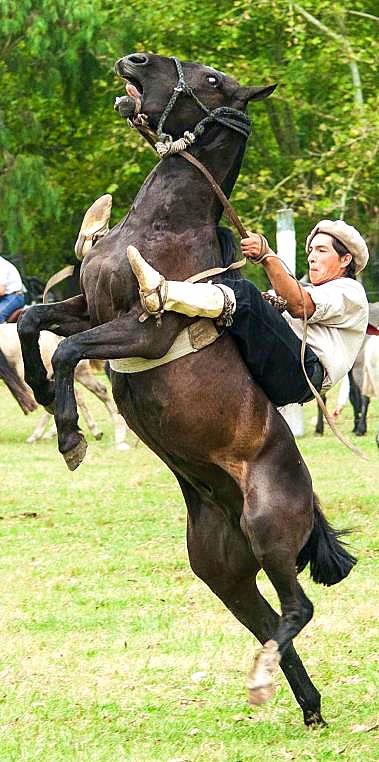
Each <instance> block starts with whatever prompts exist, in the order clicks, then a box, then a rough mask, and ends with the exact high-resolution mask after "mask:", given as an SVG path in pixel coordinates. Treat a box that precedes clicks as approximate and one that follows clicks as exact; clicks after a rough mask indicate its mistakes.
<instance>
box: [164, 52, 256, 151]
mask: <svg viewBox="0 0 379 762" xmlns="http://www.w3.org/2000/svg"><path fill="white" fill-rule="evenodd" d="M171 60H172V61H174V63H175V66H176V70H177V74H178V82H177V84H176V86H175V87H174V90H173V92H172V95H171V97H170V99H169V101H168V103H167V106H166V108H165V109H164V111H163V113H162V114H161V117H160V119H159V122H158V127H157V135H158V137H159V142H158V143H156V144H155V147H156V150H157V152H158V154H159V156H160V157H161V158H163V156H167V155H168V154H172V153H179V151H183V150H185V149H186V148H187V147H188V146H189V145H191V144H192V143H194V142H195V140H196V138H198V137H199V136H200V135H202V134H203V132H204V130H205V128H206V126H207V125H208V124H211V123H212V122H218V123H219V124H222V125H224V126H225V127H229V128H230V129H232V130H234V131H235V132H239V133H240V135H243V136H244V137H245V138H248V137H249V134H250V128H251V123H250V119H249V117H248V116H247V114H245V112H244V111H238V109H235V108H229V106H220V107H219V108H215V109H213V111H211V110H210V109H209V108H208V107H207V106H205V105H204V103H202V102H201V100H200V99H199V98H198V97H197V95H196V93H195V92H194V91H193V89H192V87H190V86H189V85H188V84H187V82H186V81H185V78H184V72H183V67H182V64H181V62H180V61H179V59H178V58H175V56H172V59H171ZM179 95H188V96H189V97H191V98H192V99H193V100H194V101H195V103H196V104H197V105H198V106H199V108H201V110H202V111H204V112H205V114H206V116H205V117H204V119H201V121H200V122H198V123H197V124H196V126H195V127H194V129H193V131H192V132H189V131H186V132H185V133H184V136H183V137H182V138H179V139H178V140H175V141H174V140H173V137H172V135H169V134H168V133H166V132H163V126H164V124H165V122H166V120H167V118H168V116H169V115H170V113H171V111H172V109H173V108H174V106H175V103H176V101H177V99H178V97H179Z"/></svg>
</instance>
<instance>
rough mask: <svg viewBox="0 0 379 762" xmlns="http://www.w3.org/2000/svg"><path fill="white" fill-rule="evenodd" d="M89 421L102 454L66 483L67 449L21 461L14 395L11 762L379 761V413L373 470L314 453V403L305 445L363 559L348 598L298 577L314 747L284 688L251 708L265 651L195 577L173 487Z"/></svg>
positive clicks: (4, 597) (8, 578) (9, 411)
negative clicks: (314, 716) (320, 725)
mask: <svg viewBox="0 0 379 762" xmlns="http://www.w3.org/2000/svg"><path fill="white" fill-rule="evenodd" d="M88 399H90V398H88ZM90 404H91V406H92V409H93V410H94V411H95V413H96V416H97V418H98V419H99V421H100V422H102V424H103V427H104V432H105V433H104V437H103V439H102V440H101V441H100V442H95V441H94V440H90V439H89V442H90V447H89V449H88V454H87V457H86V460H85V462H84V463H83V464H82V465H81V466H80V468H79V469H78V470H77V471H75V472H74V473H70V472H69V471H68V470H67V468H66V466H65V464H64V461H63V459H62V458H61V456H60V455H59V454H58V452H57V448H56V443H55V441H42V442H40V443H37V444H34V445H27V444H25V439H26V437H27V436H28V434H30V433H31V431H32V429H33V426H34V424H35V422H36V420H37V417H38V413H33V414H32V415H31V416H28V417H24V416H23V415H22V413H21V411H20V410H19V408H18V406H17V403H16V402H15V401H14V400H13V398H11V396H10V395H9V392H8V391H7V389H6V388H5V387H4V386H3V385H1V386H0V425H1V428H0V431H1V434H0V469H1V475H0V478H1V506H0V516H1V519H0V533H1V556H0V586H1V591H0V601H1V635H2V639H1V651H0V678H1V680H0V712H1V723H0V762H11V761H12V762H13V760H15V761H16V760H17V762H44V761H45V760H46V761H47V762H60V760H74V761H76V760H78V761H80V762H119V761H120V762H122V760H131V761H132V762H155V761H156V760H157V761H158V760H164V762H269V761H271V760H281V761H282V762H285V761H286V760H299V762H300V761H301V762H308V761H309V762H311V761H313V760H317V761H319V760H320V761H322V762H329V761H333V762H334V761H335V760H341V761H342V762H366V761H367V762H369V761H370V762H371V761H373V760H378V759H379V744H378V739H379V710H378V704H379V702H378V688H379V685H378V683H379V681H378V667H379V656H378V648H377V645H378V626H377V619H378V584H377V571H376V569H375V560H376V559H377V552H378V531H377V530H378V523H379V522H378V505H379V451H378V448H377V447H376V445H375V441H374V434H375V432H376V430H377V429H378V428H379V402H373V403H372V405H371V408H370V411H369V427H370V430H369V434H368V435H367V436H366V437H365V438H364V439H363V440H362V439H361V440H356V439H355V437H354V442H355V443H358V444H359V446H360V447H361V448H362V449H363V450H364V451H365V453H366V454H367V455H368V457H369V460H368V461H367V462H366V461H363V460H359V459H358V458H356V457H355V456H354V455H352V454H351V453H350V452H349V451H348V450H346V449H345V448H344V447H343V446H342V445H341V444H340V443H338V442H337V441H336V440H335V439H334V437H333V435H332V434H331V432H330V431H329V430H328V431H326V433H325V435H324V437H323V438H316V437H314V436H313V426H312V423H311V419H312V417H313V416H314V415H315V405H314V403H312V404H309V405H308V406H306V407H305V414H306V433H305V436H304V437H303V438H302V439H299V440H298V445H299V447H300V449H301V451H302V453H303V455H304V457H305V460H306V462H307V464H308V466H309V468H310V470H311V473H312V475H313V479H314V484H315V490H316V492H317V493H318V495H319V497H320V498H321V503H322V506H323V508H324V510H325V512H326V515H327V517H328V519H330V520H331V521H332V522H333V523H334V524H335V525H336V526H346V525H347V526H351V527H353V528H354V534H353V535H352V538H351V543H352V545H353V548H354V550H355V551H356V552H357V554H358V556H359V564H358V565H357V566H356V567H355V569H354V570H353V572H352V573H351V575H350V576H349V577H348V579H347V580H345V581H344V582H342V583H341V584H340V585H338V586H336V587H332V588H323V587H320V586H318V585H315V584H314V583H312V582H310V581H309V579H308V572H304V573H303V575H302V582H303V584H304V587H305V590H306V592H307V594H308V595H309V597H310V598H311V600H312V601H313V603H314V604H315V616H314V619H313V621H312V622H311V623H310V624H309V625H308V626H307V627H306V628H305V630H304V631H303V632H302V633H301V634H300V635H299V636H298V638H297V639H296V644H297V647H298V650H299V652H300V655H301V657H302V658H303V659H304V663H305V665H306V667H307V669H308V670H309V673H310V676H311V678H312V679H313V680H314V682H315V683H316V685H317V687H318V688H319V690H320V691H321V693H322V695H323V713H324V716H325V718H326V720H327V721H328V723H329V725H328V727H326V728H324V729H322V730H316V731H309V730H307V729H305V728H304V726H303V724H302V716H301V712H300V710H299V708H298V707H297V704H296V703H295V701H294V699H293V697H292V694H291V693H290V691H289V688H288V686H287V683H286V682H285V680H284V678H283V676H282V675H281V674H280V675H279V677H278V680H277V683H278V690H277V693H276V695H275V697H274V698H273V699H272V700H271V702H269V703H268V704H266V705H265V706H262V707H259V708H254V709H253V708H251V707H249V706H248V704H247V702H246V691H245V681H246V675H247V672H248V669H249V667H250V664H251V660H252V656H253V653H254V649H255V648H256V646H257V643H256V641H255V640H254V638H253V637H252V636H251V635H250V634H249V633H248V632H247V631H246V630H245V629H244V628H243V627H242V625H240V624H239V623H238V622H237V621H236V620H235V619H234V618H233V616H232V615H231V614H230V613H229V612H228V611H227V610H226V609H225V608H224V607H223V606H222V604H221V603H220V602H219V601H218V599H217V598H216V597H215V596H214V595H213V594H212V593H211V592H210V591H209V590H208V589H207V588H206V586H205V585H204V584H203V583H202V582H201V581H200V580H198V579H197V578H195V577H194V575H193V573H192V572H191V570H190V568H189V565H188V561H187V555H186V546H185V522H186V517H185V507H184V503H183V500H182V497H181V494H180V492H179V489H178V487H177V485H176V482H175V479H174V478H173V476H172V475H171V474H170V472H169V471H168V470H167V469H166V467H165V466H163V464H161V462H160V461H159V460H158V459H157V458H156V456H155V455H153V454H152V453H151V452H150V451H149V450H148V449H147V448H146V447H145V446H144V445H142V444H139V445H138V446H137V447H132V449H131V450H130V451H129V452H127V453H118V452H116V451H115V450H114V447H113V432H112V428H111V424H110V422H109V420H108V419H107V417H106V414H105V415H104V412H103V409H102V406H101V405H100V403H98V402H97V401H95V402H93V400H91V402H90ZM332 405H333V399H332V396H331V399H330V408H332ZM351 419H352V415H351V409H350V408H346V409H345V410H344V412H343V414H342V416H341V424H340V425H341V430H342V431H343V432H344V433H346V434H348V433H349V432H350V429H351ZM129 442H130V444H132V445H133V444H134V443H135V438H134V435H132V434H131V435H130V438H129ZM260 585H261V588H262V590H263V591H264V593H265V595H267V596H268V598H269V599H270V601H271V602H272V603H273V604H274V605H275V606H277V602H276V596H275V593H274V591H273V590H272V588H271V587H270V585H269V583H268V582H267V580H266V579H265V577H264V575H262V578H261V583H260Z"/></svg>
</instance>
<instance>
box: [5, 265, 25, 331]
mask: <svg viewBox="0 0 379 762" xmlns="http://www.w3.org/2000/svg"><path fill="white" fill-rule="evenodd" d="M24 304H25V297H24V290H23V286H22V280H21V275H20V273H19V272H18V270H17V267H15V265H12V263H11V262H8V260H7V259H4V257H1V256H0V323H5V322H6V321H7V320H8V318H9V316H10V315H11V314H12V312H14V310H17V309H19V308H20V307H23V306H24Z"/></svg>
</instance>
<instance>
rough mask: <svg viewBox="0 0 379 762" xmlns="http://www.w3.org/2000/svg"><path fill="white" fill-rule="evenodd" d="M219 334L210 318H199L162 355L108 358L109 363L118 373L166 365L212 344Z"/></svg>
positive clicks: (135, 371) (137, 371) (134, 371)
mask: <svg viewBox="0 0 379 762" xmlns="http://www.w3.org/2000/svg"><path fill="white" fill-rule="evenodd" d="M220 335H221V334H220V332H219V331H218V330H217V328H216V326H215V324H214V323H213V321H212V320H210V319H209V318H201V319H200V320H196V322H195V323H192V324H191V325H190V326H188V327H187V328H185V329H184V330H183V331H181V332H180V333H179V334H178V336H177V337H176V339H175V341H174V343H173V344H172V345H171V347H170V349H169V350H168V352H166V354H165V355H163V357H158V358H156V359H154V360H146V359H145V358H144V357H125V358H122V359H119V360H110V361H109V364H110V366H111V368H112V370H115V371H117V372H118V373H141V371H144V370H150V369H151V368H157V367H158V366H159V365H166V364H167V363H169V362H172V361H173V360H178V359H179V357H184V356H185V355H189V354H191V353H192V352H198V351H199V350H200V349H203V348H204V347H207V346H209V344H213V342H214V341H216V339H218V338H220Z"/></svg>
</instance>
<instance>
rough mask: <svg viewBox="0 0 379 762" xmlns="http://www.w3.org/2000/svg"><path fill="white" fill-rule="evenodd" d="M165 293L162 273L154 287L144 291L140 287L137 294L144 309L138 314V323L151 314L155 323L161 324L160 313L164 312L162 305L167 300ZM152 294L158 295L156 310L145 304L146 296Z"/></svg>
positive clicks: (166, 289) (165, 286) (166, 285)
mask: <svg viewBox="0 0 379 762" xmlns="http://www.w3.org/2000/svg"><path fill="white" fill-rule="evenodd" d="M167 293H168V284H167V280H166V278H164V277H163V275H161V276H160V281H159V283H158V285H157V286H156V287H155V288H152V289H150V291H144V290H142V289H141V288H140V290H139V296H140V301H141V304H142V307H143V310H144V312H143V313H142V315H140V317H139V318H138V319H139V321H140V323H143V322H145V320H147V318H148V317H150V315H152V316H153V317H154V318H155V320H156V322H157V325H162V315H163V313H164V306H165V304H166V302H167ZM153 294H154V295H155V296H157V297H158V301H159V307H158V309H156V310H151V309H150V308H149V307H148V306H147V304H146V299H147V297H148V296H152V295H153Z"/></svg>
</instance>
